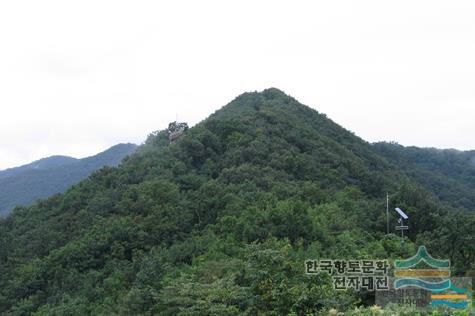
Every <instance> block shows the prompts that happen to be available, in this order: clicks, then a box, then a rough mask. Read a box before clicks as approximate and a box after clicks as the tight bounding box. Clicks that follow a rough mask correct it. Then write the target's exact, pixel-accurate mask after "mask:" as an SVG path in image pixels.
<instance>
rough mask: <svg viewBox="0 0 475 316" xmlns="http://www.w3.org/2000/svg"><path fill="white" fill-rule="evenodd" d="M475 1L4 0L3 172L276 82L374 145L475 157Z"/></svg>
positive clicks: (191, 118) (136, 134)
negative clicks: (465, 152)
mask: <svg viewBox="0 0 475 316" xmlns="http://www.w3.org/2000/svg"><path fill="white" fill-rule="evenodd" d="M474 16H475V3H474V2H473V1H398V2H387V1H292V2H290V1H286V2H284V1H242V0H241V1H226V2H225V1H173V2H171V1H167V2H164V1H163V2H161V1H160V2H158V1H136V2H130V1H81V2H69V1H4V2H1V3H0V118H1V119H0V120H1V124H0V135H1V136H0V137H1V138H0V169H2V168H6V167H11V166H16V165H20V164H22V163H26V162H29V161H31V160H34V159H38V158H41V157H44V156H48V155H52V154H67V155H72V156H76V157H81V156H87V155H91V154H94V153H96V152H98V151H100V150H102V149H105V148H106V147H108V146H111V145H113V144H115V143H117V142H126V141H129V142H136V143H140V142H141V141H143V140H144V138H145V136H146V135H147V134H148V133H149V132H151V131H153V130H156V129H161V128H164V127H166V125H167V123H168V122H169V121H172V120H174V119H175V116H176V115H177V114H178V115H179V118H180V119H183V120H186V121H188V122H190V123H196V122H198V121H200V120H202V119H203V118H205V117H206V116H207V115H209V114H210V113H212V112H214V111H215V110H216V109H217V108H219V107H221V106H222V105H224V104H226V103H227V102H229V101H230V100H231V99H233V98H234V97H235V96H236V95H238V94H240V93H242V92H244V91H250V90H251V91H253V90H261V89H264V88H267V87H270V86H274V87H277V88H280V89H282V90H284V91H285V92H287V93H289V94H291V95H293V96H294V97H296V98H297V99H299V100H300V101H302V102H303V103H305V104H307V105H310V106H312V107H314V108H316V109H317V110H318V111H320V112H324V113H327V114H328V115H329V117H330V118H332V119H334V120H335V121H336V122H338V123H339V124H341V125H343V126H345V127H347V128H348V129H350V130H352V131H354V132H355V133H356V134H358V135H360V136H362V137H363V138H365V139H367V140H369V141H377V140H395V141H398V142H400V143H402V144H405V145H418V146H436V147H455V148H459V149H469V148H475V138H473V136H472V135H474V134H475V124H473V118H474V117H475V106H474V105H475V92H474V89H473V87H474V86H475V61H474V59H473V56H475V19H473V17H474Z"/></svg>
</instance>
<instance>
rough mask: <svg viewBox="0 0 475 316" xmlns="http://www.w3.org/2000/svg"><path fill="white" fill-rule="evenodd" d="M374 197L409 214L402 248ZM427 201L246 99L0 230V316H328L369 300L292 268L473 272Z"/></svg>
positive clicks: (284, 104) (455, 232) (350, 145)
mask: <svg viewBox="0 0 475 316" xmlns="http://www.w3.org/2000/svg"><path fill="white" fill-rule="evenodd" d="M408 168H412V166H409V167H408ZM386 192H390V193H391V206H392V207H393V206H395V205H397V206H400V207H402V208H404V209H405V210H407V211H408V213H410V216H411V218H410V222H409V225H410V230H409V234H408V237H409V239H407V240H406V242H405V243H401V239H400V238H399V237H398V236H396V235H394V234H389V235H386V218H385V196H386ZM435 193H436V192H435V191H433V190H431V187H430V186H427V185H426V183H422V182H420V181H418V179H416V178H414V177H411V174H410V173H409V172H408V171H406V170H405V169H403V170H401V168H400V167H399V163H398V161H396V160H392V159H389V158H388V157H387V155H384V154H382V152H381V150H380V149H378V148H376V146H375V145H371V144H369V143H367V142H365V141H364V140H362V139H360V138H359V137H357V136H355V135H354V134H352V133H351V132H348V131H347V130H345V129H344V128H342V127H340V126H339V125H337V124H335V123H334V122H332V121H331V120H329V119H328V118H327V117H326V116H325V115H323V114H320V113H318V112H316V111H315V110H313V109H311V108H309V107H307V106H304V105H302V104H300V103H298V102H297V101H296V100H295V99H293V98H292V97H290V96H287V95H286V94H284V93H283V92H281V91H279V90H277V89H267V90H264V91H263V92H259V93H258V92H253V93H245V94H243V95H241V96H239V97H237V98H236V99H235V100H233V101H232V102H231V103H229V104H228V105H226V106H225V107H223V108H222V109H221V110H219V111H217V112H216V113H214V114H213V115H211V116H210V117H209V118H207V119H205V120H204V121H202V122H201V123H199V124H197V125H196V126H194V127H192V128H190V129H189V130H187V131H186V132H185V133H184V135H183V136H181V137H180V138H179V139H178V140H176V141H175V142H174V143H173V144H169V141H168V131H167V130H164V131H157V132H154V133H152V134H151V135H149V137H148V139H147V141H146V142H145V143H144V144H143V145H142V146H140V147H139V148H138V150H137V152H136V153H135V154H133V155H131V156H129V157H128V158H126V159H125V160H124V161H123V162H122V163H121V164H120V166H119V167H115V168H111V167H106V168H102V169H101V170H99V171H97V172H95V173H94V174H93V175H92V176H90V177H89V178H87V179H85V180H83V181H81V182H80V183H78V184H76V185H74V186H73V187H72V188H70V189H69V190H67V191H66V192H65V193H64V194H58V195H55V196H53V197H51V198H49V199H47V200H44V201H41V202H39V203H37V204H34V205H31V206H26V207H19V208H16V209H15V210H14V211H13V213H12V214H11V216H9V217H8V218H6V219H3V220H1V221H0V313H5V314H11V315H26V314H34V315H89V314H91V315H310V314H317V313H320V314H321V315H327V314H328V311H329V309H330V308H336V309H338V310H341V311H345V310H349V309H353V308H354V307H355V306H359V305H369V304H371V303H373V299H374V298H373V297H372V296H371V295H370V294H368V293H357V292H351V291H350V292H339V291H335V290H334V289H333V285H332V281H331V279H330V278H329V277H328V276H326V275H325V274H322V275H319V276H315V277H309V276H307V275H305V272H304V261H305V259H308V258H338V259H365V258H366V259H368V258H370V259H377V258H383V259H386V258H401V257H403V258H407V257H408V256H412V255H413V254H414V252H415V247H416V246H417V245H420V244H424V245H426V246H427V247H428V249H430V251H431V253H432V254H433V255H434V256H436V257H438V256H440V257H443V258H450V259H451V262H452V265H453V268H454V273H455V275H467V276H469V275H472V276H473V274H474V272H473V270H474V268H475V266H474V264H473V263H474V262H475V242H474V238H475V234H474V231H473V227H475V215H473V213H468V212H465V211H464V210H463V211H460V210H459V209H458V208H457V207H458V203H456V202H453V203H452V200H451V199H448V200H447V201H446V202H443V203H442V202H440V201H439V199H438V197H437V195H436V194H435ZM449 215H450V216H449ZM392 221H393V222H392V223H391V226H392V227H393V226H394V224H395V223H394V218H392ZM371 315H373V314H371Z"/></svg>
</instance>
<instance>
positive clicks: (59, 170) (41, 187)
mask: <svg viewBox="0 0 475 316" xmlns="http://www.w3.org/2000/svg"><path fill="white" fill-rule="evenodd" d="M136 148H137V146H136V145H134V144H119V145H115V146H113V147H111V148H109V149H108V150H106V151H104V152H102V153H99V154H97V155H95V156H92V157H88V158H83V159H75V158H71V157H65V156H53V157H49V158H44V159H41V160H38V161H35V162H33V163H31V164H28V165H24V166H21V167H17V168H12V169H7V170H4V171H0V188H2V189H1V190H0V216H2V215H6V214H8V213H9V212H10V211H11V210H12V209H13V208H14V207H15V206H16V205H27V204H30V203H33V202H35V201H36V200H38V199H44V198H47V197H49V196H51V195H53V194H56V193H61V192H64V191H66V190H67V189H68V188H69V187H70V186H71V185H73V184H76V183H78V182H79V181H81V180H82V179H84V178H86V177H88V176H89V175H90V174H91V173H92V172H93V171H96V170H98V169H100V168H102V167H104V166H116V165H118V164H119V163H120V161H121V160H122V159H123V158H124V157H125V156H127V155H129V154H131V153H133V152H134V151H135V149H136Z"/></svg>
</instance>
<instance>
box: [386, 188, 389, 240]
mask: <svg viewBox="0 0 475 316" xmlns="http://www.w3.org/2000/svg"><path fill="white" fill-rule="evenodd" d="M386 224H387V227H386V233H387V234H388V235H389V193H387V194H386Z"/></svg>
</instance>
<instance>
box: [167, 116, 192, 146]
mask: <svg viewBox="0 0 475 316" xmlns="http://www.w3.org/2000/svg"><path fill="white" fill-rule="evenodd" d="M186 130H188V124H187V123H185V122H182V123H179V122H177V121H175V122H171V123H170V124H168V142H169V144H173V143H174V142H175V141H176V140H177V139H178V138H180V137H181V136H182V135H183V134H184V133H185V132H186Z"/></svg>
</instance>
